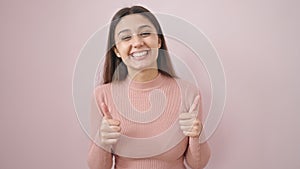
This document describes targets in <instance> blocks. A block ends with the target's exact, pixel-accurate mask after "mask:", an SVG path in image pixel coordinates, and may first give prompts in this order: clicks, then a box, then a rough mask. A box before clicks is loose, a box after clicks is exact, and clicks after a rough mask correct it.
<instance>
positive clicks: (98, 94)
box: [93, 83, 111, 101]
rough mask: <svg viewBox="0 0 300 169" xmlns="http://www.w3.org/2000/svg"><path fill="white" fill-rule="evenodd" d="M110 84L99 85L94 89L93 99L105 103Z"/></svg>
mask: <svg viewBox="0 0 300 169" xmlns="http://www.w3.org/2000/svg"><path fill="white" fill-rule="evenodd" d="M110 86H111V83H107V84H101V85H98V86H96V87H95V88H94V93H93V94H94V98H95V99H96V100H97V101H100V100H101V101H106V100H107V95H109V91H110V88H111V87H110Z"/></svg>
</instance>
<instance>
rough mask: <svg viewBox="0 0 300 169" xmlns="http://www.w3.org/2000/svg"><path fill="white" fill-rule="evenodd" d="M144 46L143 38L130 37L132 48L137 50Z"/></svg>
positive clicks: (137, 36)
mask: <svg viewBox="0 0 300 169" xmlns="http://www.w3.org/2000/svg"><path fill="white" fill-rule="evenodd" d="M143 45H144V41H143V38H142V37H140V36H139V35H133V37H132V47H134V48H139V47H141V46H143Z"/></svg>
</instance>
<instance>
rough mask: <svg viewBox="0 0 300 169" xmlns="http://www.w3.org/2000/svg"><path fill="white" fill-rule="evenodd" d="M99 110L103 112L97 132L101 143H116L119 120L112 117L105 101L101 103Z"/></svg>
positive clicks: (104, 144)
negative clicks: (98, 131)
mask: <svg viewBox="0 0 300 169" xmlns="http://www.w3.org/2000/svg"><path fill="white" fill-rule="evenodd" d="M101 110H102V113H103V114H104V117H103V119H102V122H101V127H100V133H99V134H100V135H101V137H100V138H101V144H102V145H103V146H110V145H113V144H116V143H117V141H118V140H119V137H120V135H121V133H120V131H121V128H120V121H118V120H114V119H112V117H111V115H110V112H109V110H108V108H107V106H106V104H105V103H102V104H101Z"/></svg>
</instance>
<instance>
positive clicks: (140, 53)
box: [132, 51, 148, 57]
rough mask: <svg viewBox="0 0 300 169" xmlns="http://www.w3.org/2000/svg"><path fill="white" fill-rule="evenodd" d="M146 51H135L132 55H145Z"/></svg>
mask: <svg viewBox="0 0 300 169" xmlns="http://www.w3.org/2000/svg"><path fill="white" fill-rule="evenodd" d="M147 53H148V52H147V51H143V52H135V53H133V54H132V56H133V57H141V56H144V55H146V54H147Z"/></svg>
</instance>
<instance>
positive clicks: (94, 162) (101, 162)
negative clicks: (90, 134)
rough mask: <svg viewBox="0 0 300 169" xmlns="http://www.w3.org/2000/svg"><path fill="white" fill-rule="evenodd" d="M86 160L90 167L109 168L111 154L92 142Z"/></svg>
mask: <svg viewBox="0 0 300 169" xmlns="http://www.w3.org/2000/svg"><path fill="white" fill-rule="evenodd" d="M87 162H88V166H89V168H90V169H111V167H112V154H111V153H110V152H108V151H106V150H104V149H103V148H101V147H99V146H97V145H96V144H95V143H92V144H91V147H90V150H89V153H88V160H87Z"/></svg>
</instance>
